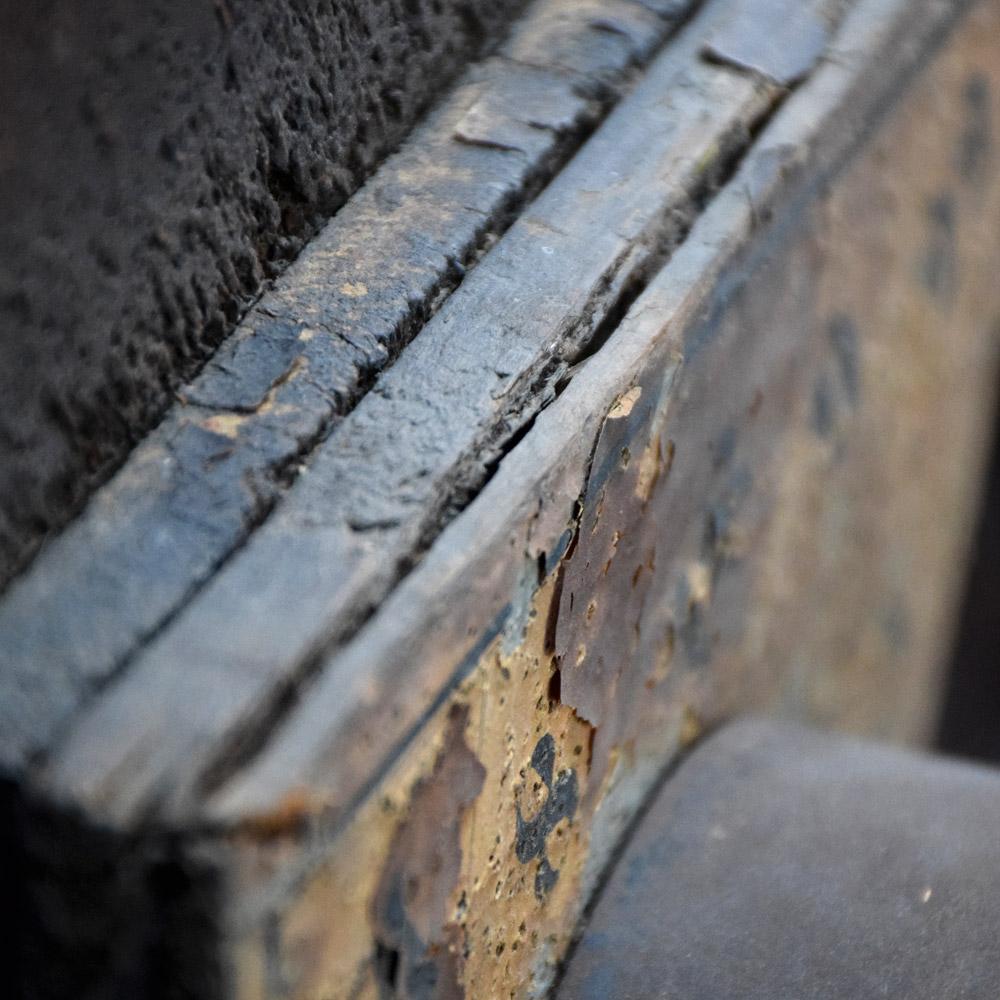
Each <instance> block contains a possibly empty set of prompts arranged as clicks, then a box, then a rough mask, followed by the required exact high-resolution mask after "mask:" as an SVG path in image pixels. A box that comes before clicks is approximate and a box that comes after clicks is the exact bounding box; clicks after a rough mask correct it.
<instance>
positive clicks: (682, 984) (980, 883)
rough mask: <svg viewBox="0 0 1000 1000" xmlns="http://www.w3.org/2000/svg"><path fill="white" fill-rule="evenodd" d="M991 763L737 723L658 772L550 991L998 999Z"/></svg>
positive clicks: (995, 780)
mask: <svg viewBox="0 0 1000 1000" xmlns="http://www.w3.org/2000/svg"><path fill="white" fill-rule="evenodd" d="M998 830H1000V772H997V771H990V770H987V769H984V768H979V767H973V766H969V765H960V764H956V763H952V762H946V761H941V760H935V759H933V758H930V757H925V756H920V755H916V754H909V753H906V752H903V751H898V750H891V749H887V748H883V747H880V746H873V745H868V744H864V743H860V742H854V741H849V740H844V739H837V738H833V737H827V736H821V735H817V734H813V733H810V732H807V731H805V730H801V729H797V728H791V727H783V726H776V725H773V724H770V723H760V722H748V723H739V724H737V725H734V726H731V727H729V728H727V729H725V730H723V731H722V732H721V733H719V734H718V735H716V736H714V737H712V738H711V739H709V740H708V741H707V742H706V743H705V744H704V745H703V746H701V747H700V748H699V749H698V750H697V751H696V752H695V753H694V754H693V755H692V756H691V758H690V759H689V760H687V761H686V762H685V763H684V764H683V765H682V766H681V767H680V769H679V770H678V772H677V773H676V774H675V775H674V776H673V777H672V778H671V779H670V780H669V781H668V782H667V784H666V786H665V788H664V790H663V791H662V792H661V793H660V795H659V796H658V798H657V799H656V801H655V803H654V804H653V806H652V808H651V810H650V811H649V813H648V814H647V815H646V817H645V818H644V819H643V821H642V823H641V824H640V826H639V829H638V831H637V832H636V834H635V836H634V837H633V839H632V840H631V842H630V843H629V844H628V846H627V848H626V850H625V853H624V855H623V856H622V857H621V859H620V860H619V862H618V864H617V867H616V868H615V870H614V874H613V876H612V877H611V879H610V881H609V883H608V884H607V886H606V887H605V889H604V892H603V894H602V895H601V897H600V900H599V902H598V904H597V906H596V908H595V910H594V913H593V916H592V919H591V920H590V923H589V925H588V927H587V929H586V932H585V933H584V936H583V938H582V940H581V942H580V944H579V946H578V948H577V950H576V952H575V954H574V956H573V957H572V959H571V960H570V962H569V965H568V969H567V973H566V975H565V977H564V979H563V982H562V985H561V988H560V990H559V993H558V996H559V998H560V1000H590V998H595V1000H596V998H600V1000H605V998H607V997H615V998H616V1000H653V998H668V997H669V998H670V1000H708V998H722V997H740V998H741V1000H870V998H872V997H892V998H898V1000H904V998H905V1000H952V998H954V1000H957V998H964V1000H968V998H983V1000H986V998H993V997H997V996H1000V948H998V946H997V940H998V939H997V928H998V927H1000V836H998V833H997V831H998Z"/></svg>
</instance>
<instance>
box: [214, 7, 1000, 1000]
mask: <svg viewBox="0 0 1000 1000" xmlns="http://www.w3.org/2000/svg"><path fill="white" fill-rule="evenodd" d="M943 18H944V14H943V12H942V10H941V8H935V7H934V6H933V5H927V6H924V7H921V8H917V7H915V6H914V5H912V4H905V5H904V4H902V3H890V2H881V0H880V2H872V3H865V4H862V5H861V6H860V7H859V9H858V11H857V13H856V15H855V17H854V18H852V19H851V20H850V21H849V23H848V25H847V26H846V27H845V29H844V31H843V33H842V35H841V36H840V37H839V39H838V41H837V44H838V47H839V51H841V52H843V53H845V57H844V58H842V59H838V60H837V61H836V62H831V63H829V64H827V65H826V66H825V67H824V68H823V70H822V71H821V72H820V73H819V74H818V75H817V76H816V77H815V79H814V80H812V81H810V83H808V84H806V86H805V87H804V89H803V91H802V93H801V94H800V95H798V96H796V97H794V98H792V100H791V101H790V102H789V104H788V105H787V106H786V107H785V108H784V110H783V112H782V113H781V114H780V115H779V116H778V118H777V120H776V121H775V122H774V124H773V125H772V126H770V127H769V128H768V129H767V130H765V132H764V133H763V135H762V136H761V137H760V139H759V140H758V143H757V144H756V145H755V147H754V150H753V151H752V152H751V154H750V156H749V157H748V159H747V161H746V163H745V164H744V165H743V167H742V169H741V171H740V172H739V173H738V174H737V176H736V177H735V178H734V180H733V181H732V182H731V184H730V185H728V186H727V188H726V189H725V190H724V192H723V193H722V194H721V195H720V196H719V198H718V199H717V200H716V201H715V202H714V203H713V204H712V205H711V206H710V207H709V209H708V210H707V212H706V214H705V215H704V216H703V217H702V218H701V219H700V220H699V222H698V223H697V224H696V226H695V228H694V229H693V231H692V233H691V234H690V235H689V237H688V239H687V240H686V241H685V243H684V244H683V246H682V247H681V248H680V249H679V250H678V251H677V253H676V254H675V256H674V257H673V259H672V260H671V261H670V263H669V264H668V265H667V266H666V268H665V269H664V270H663V271H662V272H661V273H660V274H659V275H658V276H657V277H656V278H655V279H654V280H653V282H652V283H651V284H650V286H649V288H648V289H647V290H646V292H645V293H644V294H643V295H642V296H641V297H640V298H639V300H638V301H637V302H636V303H635V304H634V306H633V307H632V309H631V310H630V311H629V314H628V315H627V316H626V318H625V320H624V322H623V323H622V325H621V326H620V327H619V328H618V329H617V330H616V331H615V333H614V334H613V335H612V336H611V338H610V339H609V341H608V343H607V344H606V345H605V346H604V347H603V348H602V350H601V351H600V352H599V353H598V354H597V355H595V356H594V358H593V359H591V360H590V361H589V362H588V363H587V364H586V365H585V366H584V367H583V368H582V369H581V370H580V371H579V372H578V374H577V375H576V376H575V377H574V379H573V381H572V382H571V383H570V385H569V387H568V388H567V389H566V390H565V392H564V393H563V394H562V395H561V396H560V398H559V399H558V400H557V401H556V402H555V403H554V404H553V405H552V406H550V407H549V408H548V409H547V410H545V411H544V412H543V413H542V414H541V415H540V416H539V417H538V419H537V421H536V422H535V425H534V427H533V428H532V430H531V431H530V432H529V433H528V435H527V436H526V437H525V438H524V439H523V440H522V441H521V442H520V443H519V444H518V446H517V448H515V449H514V450H513V451H512V452H511V453H510V454H509V455H508V456H506V457H505V459H504V461H503V462H502V464H501V467H500V469H499V470H498V473H497V475H496V476H495V477H494V479H493V480H492V481H491V482H490V483H489V484H488V485H487V487H486V488H485V490H484V491H483V493H482V495H481V496H480V497H478V498H477V499H476V500H475V501H474V502H473V504H472V505H471V506H470V507H469V509H468V510H466V511H465V512H464V513H463V514H462V516H461V517H459V518H458V519H457V520H456V521H455V522H454V523H453V524H452V525H450V526H449V528H448V529H447V530H446V531H445V533H444V534H443V536H442V538H441V539H440V540H439V542H438V543H437V544H436V545H435V546H434V547H433V548H432V550H431V551H430V553H429V554H428V556H427V558H426V559H425V561H424V562H423V563H422V565H421V566H420V567H419V568H418V569H417V570H416V571H415V572H414V573H413V574H412V575H411V576H410V577H409V578H408V579H407V580H406V581H405V582H404V583H403V585H402V586H401V587H400V588H399V589H398V590H397V591H396V592H395V593H394V594H393V596H392V597H391V598H390V599H389V600H388V601H387V602H386V604H385V605H384V606H383V607H382V608H381V609H380V610H379V612H378V613H377V615H376V616H375V617H374V618H373V619H372V620H371V621H370V622H369V623H368V624H367V626H366V627H365V628H364V629H363V630H362V632H361V633H360V634H359V636H358V637H357V639H355V640H354V642H352V643H351V645H350V646H349V647H347V648H346V649H345V650H343V651H342V652H341V653H340V654H339V655H338V656H336V657H334V658H333V659H332V660H331V661H330V662H329V663H328V664H327V665H326V669H325V671H324V673H323V675H322V678H321V680H320V682H319V683H318V684H317V685H315V686H314V687H313V688H312V689H311V691H310V696H309V698H308V699H307V700H306V701H305V702H304V703H303V704H302V705H301V706H299V708H298V709H297V711H296V712H294V713H293V714H292V715H291V716H290V717H289V718H288V720H287V721H286V723H285V725H284V726H283V727H282V729H281V731H280V733H279V735H278V737H277V739H276V740H275V741H273V743H272V745H271V746H269V747H268V748H267V750H266V752H265V753H264V754H263V755H262V756H261V757H260V758H259V760H258V761H257V762H256V763H255V764H254V765H253V766H252V767H250V768H249V769H247V770H246V771H245V773H243V774H242V775H240V776H238V777H237V778H236V779H235V780H234V781H233V782H231V783H230V784H229V785H228V787H226V788H223V789H221V790H220V792H219V793H218V794H217V796H216V797H215V800H214V802H213V803H212V805H211V815H212V816H213V818H214V819H215V821H216V822H219V823H221V824H223V825H224V826H227V827H232V828H234V830H235V831H236V832H234V833H233V834H232V835H231V839H230V840H229V842H228V843H229V847H230V849H231V851H232V855H231V858H237V859H242V860H241V861H238V862H237V864H236V866H235V868H234V869H233V871H234V872H235V874H234V875H233V879H234V881H233V885H234V890H233V898H234V901H235V902H234V909H233V910H232V912H231V915H230V920H231V923H230V925H229V926H230V934H231V944H230V945H229V947H230V948H231V954H232V956H233V961H234V970H235V971H234V975H235V976H236V982H237V993H238V995H243V996H247V997H258V996H288V997H307V998H317V997H324V996H329V995H333V996H372V997H375V996H383V995H386V994H388V995H393V993H394V992H395V993H396V995H404V996H421V995H435V993H434V992H433V991H432V992H425V993H421V991H420V989H419V983H420V982H421V981H424V982H426V981H427V979H426V978H425V979H421V976H424V977H428V976H430V975H431V974H432V972H431V971H429V970H432V971H433V974H435V975H437V976H438V977H439V979H438V982H439V984H440V983H447V985H448V987H449V988H451V989H453V990H454V991H457V992H458V993H459V994H460V995H461V994H462V993H463V992H464V995H469V996H494V995H495V996H508V995H514V996H534V995H542V994H543V993H544V991H545V989H546V987H547V985H548V983H549V982H550V981H551V977H552V974H553V971H554V968H555V964H556V963H557V962H558V959H559V956H560V955H561V954H562V953H563V950H564V949H565V947H566V945H567V943H568V941H569V938H570V935H571V933H572V926H573V923H574V919H575V917H576V915H577V914H578V913H579V912H580V908H581V907H582V905H583V903H584V901H585V899H586V898H587V896H588V894H589V892H590V891H591V889H592V887H593V885H594V882H595V880H596V878H597V876H598V874H599V873H600V871H601V870H602V868H603V866H604V863H605V862H606V860H607V858H608V855H609V851H610V850H611V847H612V846H613V844H614V843H615V841H616V839H617V838H618V836H619V835H620V833H621V831H622V830H623V829H624V828H625V826H626V825H627V823H628V821H629V819H630V817H631V816H632V815H633V814H634V812H635V809H636V808H637V806H638V804H639V802H640V801H641V800H642V798H643V795H644V793H645V791H646V790H647V789H648V788H649V787H650V785H651V784H652V782H653V781H654V779H655V777H656V776H657V775H658V774H659V773H660V772H661V769H662V768H663V766H664V765H665V764H666V763H667V762H668V761H669V760H670V759H671V758H672V756H673V755H674V754H675V753H676V751H677V749H678V747H679V746H681V745H683V744H684V742H685V741H686V740H688V739H690V737H691V736H692V735H693V734H694V733H695V732H697V731H698V729H699V728H700V727H702V726H705V725H710V724H712V723H713V722H714V721H716V720H718V719H720V718H722V717H725V716H726V715H728V714H729V713H731V712H732V711H734V710H742V709H746V708H748V707H754V708H764V709H768V710H770V711H776V712H781V713H785V714H789V715H794V716H797V717H800V718H801V717H809V718H812V719H821V720H823V721H826V722H833V723H837V724H839V725H842V726H846V727H848V728H852V729H855V730H858V731H863V732H867V733H877V734H880V735H883V736H891V737H894V738H901V739H918V738H919V737H920V735H921V734H922V732H923V731H924V729H925V726H926V725H927V722H928V715H929V714H930V713H931V712H932V705H931V704H930V702H931V701H932V699H933V691H934V687H935V678H936V671H937V665H938V663H939V661H940V656H941V653H942V651H943V647H944V646H945V644H946V637H947V629H948V623H949V619H950V610H951V606H952V604H953V600H954V597H955V590H956V587H955V583H956V579H955V573H956V569H955V568H956V567H957V566H958V565H960V563H961V553H962V549H963V545H964V543H965V537H966V533H967V528H968V521H969V518H968V514H969V511H970V508H971V505H972V493H973V490H972V485H973V484H974V482H975V479H976V470H977V468H978V466H979V463H980V458H981V452H982V444H983V440H984V436H985V433H984V432H985V429H986V424H987V420H986V410H987V407H986V405H985V404H986V403H987V402H988V401H989V400H990V399H991V398H992V396H993V395H994V393H995V388H996V387H995V384H994V378H993V372H994V371H995V363H996V360H997V350H998V347H1000V345H998V341H997V334H996V318H997V316H998V315H1000V296H998V293H997V290H996V288H995V287H993V286H994V282H993V278H992V274H993V263H992V262H993V261H995V259H996V256H997V255H998V253H1000V237H998V235H997V233H996V232H995V231H994V229H993V227H992V225H991V220H992V219H994V218H995V217H996V212H997V210H998V209H1000V185H998V184H997V183H996V181H995V180H987V179H986V178H988V177H990V174H989V171H987V170H986V169H985V166H983V165H984V164H986V163H989V162H993V157H994V156H995V152H993V151H992V148H991V146H990V145H989V144H987V148H981V149H980V150H979V151H978V152H977V153H976V155H975V157H971V158H970V157H969V156H967V155H966V153H967V152H968V150H969V149H970V148H971V144H970V142H969V130H970V128H975V129H976V130H977V131H978V134H979V135H980V136H985V135H988V134H995V131H996V128H997V126H998V125H1000V122H998V121H997V111H996V108H995V107H993V106H991V112H990V119H989V127H988V128H986V127H984V122H985V119H984V118H983V116H982V114H981V113H978V112H977V111H976V109H975V108H973V107H971V105H970V103H969V102H968V101H967V100H966V99H965V97H964V96H963V95H965V94H967V93H968V92H969V88H970V85H971V82H972V81H976V83H975V88H974V89H976V90H977V91H982V90H983V89H985V91H986V92H988V93H996V92H997V89H998V88H1000V69H998V67H1000V62H998V60H997V59H996V44H997V39H998V38H1000V33H998V31H997V28H998V27H1000V22H998V18H1000V12H998V11H997V9H996V8H995V6H994V5H992V4H988V3H983V4H979V5H977V6H976V8H975V10H974V11H973V13H971V14H969V15H967V17H966V18H965V19H964V20H963V22H962V25H961V28H960V30H959V31H958V32H957V33H956V34H955V35H954V36H953V37H952V41H951V42H950V44H949V46H948V48H947V49H945V50H944V52H943V53H942V54H940V55H938V56H937V57H936V58H935V60H934V62H933V63H932V64H931V65H930V67H929V68H926V69H924V70H923V75H922V76H921V78H920V79H919V81H918V82H916V83H913V84H912V85H911V86H910V87H908V88H907V89H906V92H905V97H904V98H903V99H902V100H897V98H898V96H899V91H900V90H901V89H902V88H903V84H904V83H905V82H906V81H908V80H909V79H910V75H911V73H912V71H913V69H914V63H916V66H917V67H918V68H923V67H924V63H923V58H922V56H921V52H922V51H924V49H923V46H925V45H931V46H933V45H936V44H938V41H939V39H940V36H941V33H942V30H943V28H944V26H945V24H946V23H947V22H946V20H944V19H943ZM901 37H906V38H908V39H909V42H910V45H909V46H902V45H900V39H901ZM848 52H850V53H851V54H850V56H849V57H848V56H846V53H848ZM974 103H977V105H981V103H982V102H974ZM888 106H891V107H892V109H893V110H892V112H891V115H890V116H889V118H888V120H884V119H882V117H881V116H882V115H884V114H886V113H887V112H886V108H887V107H888ZM977 122H978V124H977ZM876 125H877V126H878V127H877V128H876ZM972 160H976V161H977V163H979V164H980V169H979V170H969V169H968V166H969V163H970V162H971V161H972ZM976 178H978V179H976ZM946 192H947V195H948V197H949V199H950V203H951V205H952V210H953V213H954V214H953V215H952V218H954V219H955V220H956V225H955V227H954V228H953V230H951V235H950V239H949V241H948V242H947V244H945V241H944V240H943V239H942V233H941V231H940V230H941V229H942V226H941V223H940V216H941V214H942V213H941V211H940V205H939V203H940V199H941V198H942V197H943V195H944V193H946ZM945 276H946V277H947V278H948V279H949V280H945ZM928 456H932V458H933V460H932V461H928ZM539 581H541V582H539ZM845 582H846V584H847V585H845ZM803 650H804V652H803ZM449 685H450V690H449V687H448V686H449ZM442 690H445V691H447V692H448V693H447V694H444V695H442V694H441V692H442ZM449 759H450V760H452V761H453V764H455V765H457V764H458V762H459V761H461V762H464V763H462V765H461V766H462V768H463V771H462V774H463V777H462V778H461V780H459V779H458V778H457V777H455V778H453V784H454V787H455V794H454V796H452V797H450V798H448V797H447V795H446V794H445V790H443V789H439V790H438V792H437V793H436V795H437V797H436V798H434V799H433V800H431V799H430V798H429V796H430V792H429V791H427V789H429V788H432V787H435V785H436V782H437V781H438V776H440V775H441V774H443V773H445V770H444V769H445V767H446V765H445V761H446V760H449ZM374 761H381V762H383V763H382V764H381V766H378V767H374V768H373V762H374ZM483 771H485V774H484V773H483ZM466 782H468V783H469V784H468V786H467V784H466ZM474 785H478V786H479V791H478V793H476V795H475V797H474V799H473V800H472V801H471V803H470V801H469V798H468V795H466V794H465V792H463V791H462V789H464V788H466V787H473V786H474ZM429 801H433V802H434V807H433V808H428V807H427V806H426V803H427V802H429ZM455 815H458V816H461V817H462V821H461V825H460V827H459V828H457V829H456V828H455V827H451V828H449V832H448V833H447V835H446V839H447V841H448V844H450V845H454V844H456V843H457V844H458V845H460V846H461V860H460V863H459V864H458V866H457V868H456V862H455V857H454V855H453V854H450V855H448V856H449V858H450V861H449V862H448V863H447V864H442V865H441V866H440V868H438V869H437V870H434V869H433V866H427V865H426V864H423V863H420V864H416V865H415V866H414V867H413V868H412V869H408V868H406V862H405V858H402V859H401V855H400V852H399V851H398V850H396V849H395V848H396V847H398V845H399V844H400V843H401V842H402V840H401V838H404V837H405V838H412V837H415V836H417V834H416V833H415V832H414V831H417V830H419V829H422V828H425V826H429V827H431V828H434V829H439V830H440V829H442V828H441V827H440V826H439V825H438V824H440V822H441V820H442V817H444V816H447V817H449V822H450V821H451V818H452V817H454V816H455ZM442 836H443V837H444V836H445V835H444V834H442ZM407 842H410V841H409V840H408V841H407ZM441 850H442V851H451V850H452V847H451V846H448V845H446V844H443V846H442V848H441ZM400 865H402V866H403V867H402V868H400ZM394 885H396V886H400V885H403V886H406V887H407V888H406V890H405V891H402V890H401V891H400V892H401V894H397V896H396V905H394V906H389V905H388V900H389V899H390V898H392V897H391V889H392V886H394ZM446 890H447V891H446ZM443 899H446V900H447V905H443V904H442V902H441V901H442V900H443ZM241 900H242V902H240V901H241ZM431 901H434V902H433V904H432V903H431ZM334 906H336V907H339V908H341V909H340V910H339V912H340V913H341V914H342V917H341V919H339V920H334V921H331V920H330V919H329V918H328V915H329V913H330V912H331V908H332V907H334ZM442 912H444V913H445V914H446V918H445V919H444V920H443V921H442V920H441V919H440V914H441V913H442ZM441 989H444V987H441ZM436 995H449V994H448V993H447V992H442V993H438V994H436Z"/></svg>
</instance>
